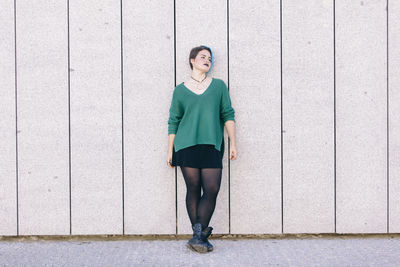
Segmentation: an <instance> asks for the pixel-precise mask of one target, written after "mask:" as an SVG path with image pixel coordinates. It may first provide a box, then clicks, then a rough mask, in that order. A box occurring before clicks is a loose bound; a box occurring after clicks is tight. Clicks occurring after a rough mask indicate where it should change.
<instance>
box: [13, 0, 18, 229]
mask: <svg viewBox="0 0 400 267" xmlns="http://www.w3.org/2000/svg"><path fill="white" fill-rule="evenodd" d="M16 2H17V1H16V0H14V86H15V99H14V101H15V102H14V103H15V179H16V202H17V203H16V205H17V235H19V203H18V199H19V196H18V117H17V116H18V112H17V111H18V109H17V7H16Z"/></svg>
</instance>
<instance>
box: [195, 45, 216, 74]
mask: <svg viewBox="0 0 400 267" xmlns="http://www.w3.org/2000/svg"><path fill="white" fill-rule="evenodd" d="M190 62H192V65H193V69H194V68H196V69H198V70H200V71H203V72H207V71H208V70H209V69H210V67H211V54H210V52H209V51H208V50H207V49H204V50H201V51H200V52H199V53H198V54H197V56H196V58H195V59H194V60H193V58H192V59H190Z"/></svg>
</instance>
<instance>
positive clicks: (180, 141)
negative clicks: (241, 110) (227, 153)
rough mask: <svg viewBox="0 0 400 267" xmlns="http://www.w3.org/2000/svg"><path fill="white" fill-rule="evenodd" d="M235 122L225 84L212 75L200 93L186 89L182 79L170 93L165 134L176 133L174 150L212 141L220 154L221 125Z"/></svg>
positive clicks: (221, 140)
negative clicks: (170, 98) (207, 84)
mask: <svg viewBox="0 0 400 267" xmlns="http://www.w3.org/2000/svg"><path fill="white" fill-rule="evenodd" d="M228 120H232V121H235V111H234V109H233V108H232V106H231V99H230V96H229V91H228V87H227V86H226V84H225V82H224V81H223V80H221V79H218V78H212V81H211V83H210V85H209V86H208V88H207V89H206V90H205V91H204V92H203V93H202V94H199V95H198V94H196V93H194V92H192V91H191V90H189V89H188V88H187V87H186V86H185V85H184V84H183V82H182V83H181V84H179V85H177V86H176V87H175V89H174V92H173V94H172V102H171V107H170V109H169V119H168V135H169V134H176V136H175V139H174V148H175V152H176V151H179V150H180V149H183V148H186V147H189V146H193V145H196V144H213V145H214V146H215V148H216V149H217V150H219V151H221V152H222V156H223V155H224V125H225V122H226V121H228Z"/></svg>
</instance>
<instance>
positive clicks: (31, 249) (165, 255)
mask: <svg viewBox="0 0 400 267" xmlns="http://www.w3.org/2000/svg"><path fill="white" fill-rule="evenodd" d="M210 242H211V243H212V244H213V245H214V251H212V252H209V253H207V254H199V253H196V252H193V251H191V250H189V249H188V248H186V246H185V243H186V239H180V240H129V239H128V240H111V241H108V240H107V239H105V240H90V239H89V240H42V239H40V238H39V239H38V240H22V241H21V240H18V239H17V240H0V265H1V266H400V253H399V252H400V237H386V236H383V237H373V238H371V237H368V238H363V237H354V238H341V237H334V238H329V237H328V238H320V237H318V238H315V237H314V238H291V239H287V238H286V239H285V238H283V239H276V238H269V239H268V238H266V239H223V238H211V239H210Z"/></svg>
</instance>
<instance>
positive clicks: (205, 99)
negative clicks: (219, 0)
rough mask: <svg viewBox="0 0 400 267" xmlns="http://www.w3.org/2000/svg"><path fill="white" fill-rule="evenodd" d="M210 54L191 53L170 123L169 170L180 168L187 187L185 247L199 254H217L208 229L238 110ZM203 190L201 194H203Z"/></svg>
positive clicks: (205, 50)
mask: <svg viewBox="0 0 400 267" xmlns="http://www.w3.org/2000/svg"><path fill="white" fill-rule="evenodd" d="M213 61H214V60H213V55H212V52H211V49H210V48H209V47H207V46H198V47H195V48H193V49H192V50H191V52H190V55H189V64H190V68H191V69H192V75H191V77H190V80H188V81H186V82H184V83H181V84H179V85H178V86H176V87H175V89H174V92H173V96H172V102H171V107H170V109H169V113H170V114H169V119H168V143H169V144H168V158H167V164H168V166H169V167H171V168H173V167H174V166H180V169H181V171H182V175H183V177H184V179H185V183H186V189H187V190H186V208H187V212H188V215H189V218H190V222H191V224H192V229H193V237H192V238H191V239H190V240H189V241H188V243H187V247H188V248H190V249H192V250H194V251H197V252H200V253H204V252H208V251H212V250H213V246H212V244H211V243H210V242H209V241H208V239H207V238H208V237H209V236H210V234H211V231H212V229H213V228H212V227H209V226H208V224H209V222H210V220H211V216H212V214H213V212H214V209H215V204H216V200H217V195H218V192H219V189H220V185H221V176H222V167H223V166H222V158H223V155H224V126H226V129H227V132H228V135H229V139H230V140H231V146H230V150H229V158H230V159H232V160H234V159H236V157H237V150H236V140H235V111H234V109H233V108H232V106H231V99H230V96H229V91H228V88H227V86H226V84H225V82H224V81H223V80H221V79H218V78H212V77H209V76H207V73H208V72H209V71H210V70H211V68H212V64H213ZM201 187H202V188H203V195H202V196H200V194H201Z"/></svg>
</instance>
